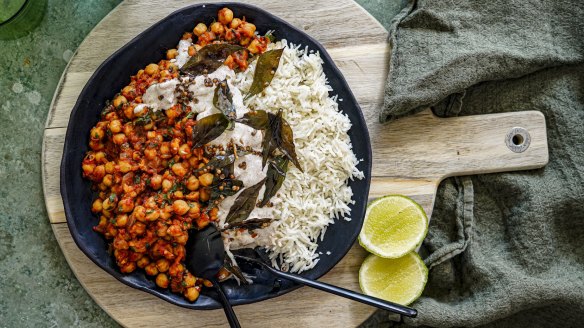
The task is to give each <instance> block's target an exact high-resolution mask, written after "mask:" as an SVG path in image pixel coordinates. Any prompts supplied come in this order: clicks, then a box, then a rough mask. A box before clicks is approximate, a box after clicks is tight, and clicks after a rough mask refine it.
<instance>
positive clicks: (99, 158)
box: [95, 151, 107, 163]
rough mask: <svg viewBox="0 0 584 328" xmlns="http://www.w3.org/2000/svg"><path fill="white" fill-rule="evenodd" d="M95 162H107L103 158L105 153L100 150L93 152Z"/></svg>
mask: <svg viewBox="0 0 584 328" xmlns="http://www.w3.org/2000/svg"><path fill="white" fill-rule="evenodd" d="M95 162H96V163H103V162H107V159H106V158H105V153H104V152H102V151H100V152H97V153H95Z"/></svg>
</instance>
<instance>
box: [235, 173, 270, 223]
mask: <svg viewBox="0 0 584 328" xmlns="http://www.w3.org/2000/svg"><path fill="white" fill-rule="evenodd" d="M265 182H266V179H265V178H264V179H263V180H262V181H260V182H258V183H256V184H255V185H253V186H251V187H248V188H245V189H244V190H243V191H242V192H241V193H240V194H239V196H237V198H236V199H235V201H234V202H233V205H232V206H231V208H230V209H229V213H228V214H227V217H226V218H225V223H227V224H235V223H240V222H243V221H244V220H245V219H247V217H248V216H249V215H250V214H251V212H252V211H253V209H254V208H255V205H256V202H257V199H258V194H259V192H260V189H261V188H262V187H263V186H264V183H265Z"/></svg>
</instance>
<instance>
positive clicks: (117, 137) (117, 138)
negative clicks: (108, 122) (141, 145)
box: [112, 133, 128, 145]
mask: <svg viewBox="0 0 584 328" xmlns="http://www.w3.org/2000/svg"><path fill="white" fill-rule="evenodd" d="M112 141H113V142H114V143H115V144H116V145H121V144H123V143H126V142H127V141H128V138H126V135H125V134H123V133H116V134H114V136H113V137H112Z"/></svg>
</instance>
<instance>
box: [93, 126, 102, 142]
mask: <svg viewBox="0 0 584 328" xmlns="http://www.w3.org/2000/svg"><path fill="white" fill-rule="evenodd" d="M89 136H90V138H91V140H95V141H99V140H101V139H103V137H104V136H105V131H104V130H103V129H102V128H99V127H94V128H93V129H91V132H89Z"/></svg>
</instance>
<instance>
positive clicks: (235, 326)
mask: <svg viewBox="0 0 584 328" xmlns="http://www.w3.org/2000/svg"><path fill="white" fill-rule="evenodd" d="M211 282H212V283H213V286H215V290H217V294H219V298H220V299H221V303H222V304H223V311H225V316H226V317H227V321H228V322H229V326H230V327H231V328H241V325H240V324H239V320H237V316H236V315H235V311H233V308H232V307H231V303H229V300H228V299H227V296H225V293H224V292H223V287H221V284H220V283H219V282H217V281H211Z"/></svg>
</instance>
